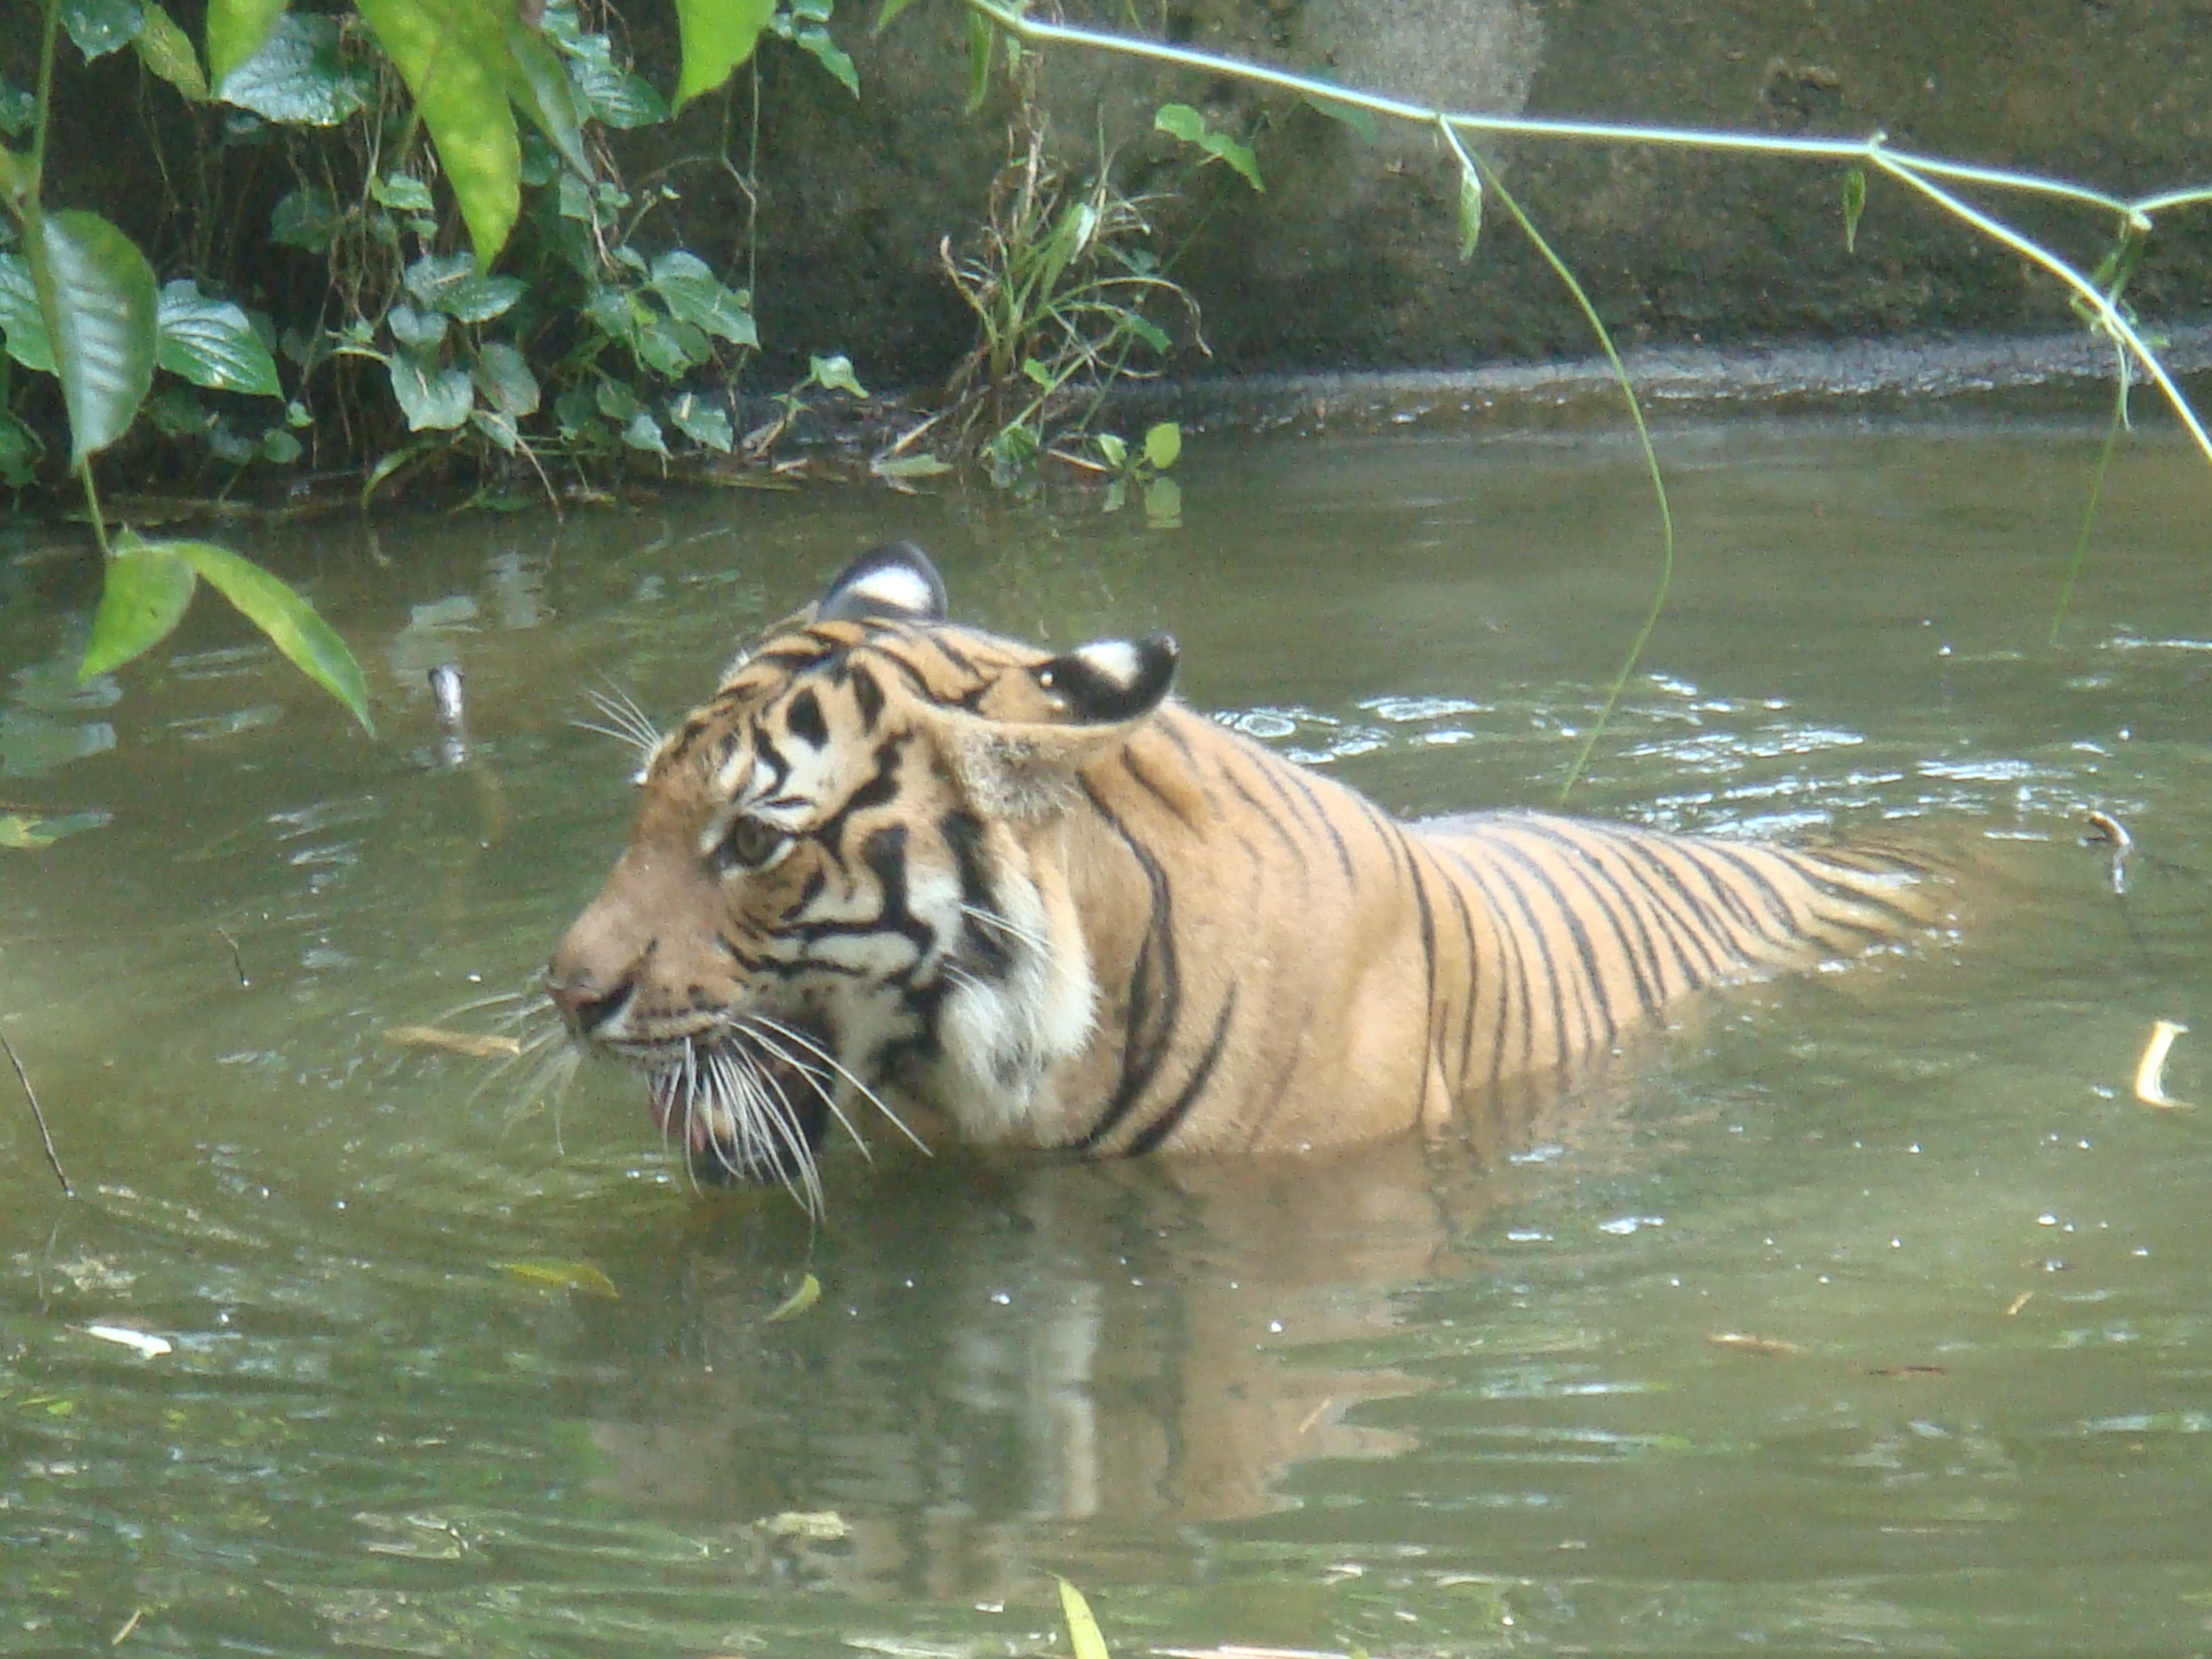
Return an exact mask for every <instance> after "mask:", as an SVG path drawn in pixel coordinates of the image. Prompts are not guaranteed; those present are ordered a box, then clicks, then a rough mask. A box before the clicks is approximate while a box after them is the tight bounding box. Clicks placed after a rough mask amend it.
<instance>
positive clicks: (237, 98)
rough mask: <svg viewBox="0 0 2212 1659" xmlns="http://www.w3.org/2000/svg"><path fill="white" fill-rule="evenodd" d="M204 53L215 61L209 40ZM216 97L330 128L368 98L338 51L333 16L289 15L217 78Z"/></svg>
mask: <svg viewBox="0 0 2212 1659" xmlns="http://www.w3.org/2000/svg"><path fill="white" fill-rule="evenodd" d="M212 26H213V20H212V18H210V29H212ZM208 57H209V59H210V62H211V63H216V62H219V61H220V60H219V59H218V58H217V57H216V50H215V47H214V46H213V44H212V43H210V46H209V48H208ZM215 95H216V97H217V98H219V99H221V100H222V101H223V102H224V103H226V104H235V105H237V106H239V108H240V109H250V110H252V112H254V113H255V114H256V115H258V116H260V117H261V118H263V119H264V120H266V121H277V122H283V123H285V124H287V125H292V126H307V127H334V126H337V125H338V124H339V123H340V122H342V121H343V120H345V119H346V118H348V117H349V116H350V115H352V114H353V113H354V112H355V111H356V110H358V109H360V108H361V107H362V106H363V105H365V104H366V103H368V85H367V83H366V82H364V81H363V80H362V77H361V76H357V75H356V74H354V73H353V72H352V71H351V70H348V69H347V68H346V66H345V63H344V61H343V58H340V57H339V55H338V26H337V20H336V19H334V18H329V17H312V16H301V15H297V14H292V13H288V14H285V15H283V16H280V17H278V18H277V19H276V21H275V23H274V24H273V26H272V27H271V28H270V33H268V35H267V36H266V37H265V38H264V40H263V42H262V44H261V46H260V48H259V50H258V51H256V52H254V53H253V54H252V56H251V57H249V58H246V60H245V61H244V62H243V63H240V64H238V65H237V66H236V67H235V68H234V69H232V70H229V71H228V72H227V73H221V74H219V75H218V76H217V77H216V83H215Z"/></svg>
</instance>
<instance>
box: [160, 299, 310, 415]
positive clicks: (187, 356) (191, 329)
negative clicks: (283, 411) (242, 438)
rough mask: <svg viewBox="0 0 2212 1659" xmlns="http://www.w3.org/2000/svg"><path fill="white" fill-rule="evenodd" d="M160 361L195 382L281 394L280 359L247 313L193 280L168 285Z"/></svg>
mask: <svg viewBox="0 0 2212 1659" xmlns="http://www.w3.org/2000/svg"><path fill="white" fill-rule="evenodd" d="M154 349H155V362H159V363H160V364H161V367H162V368H166V369H167V370H168V371H169V373H170V374H181V375H183V376H184V377H185V379H186V380H190V381H191V383H192V384H193V385H194V386H207V387H209V388H210V389H211V390H214V391H216V392H251V393H252V394H253V395H254V396H255V397H258V398H281V397H283V395H284V389H283V387H282V386H279V385H278V384H277V383H276V359H275V358H274V357H272V356H270V355H269V348H268V347H267V346H265V345H264V344H262V343H261V340H260V337H258V335H256V334H255V333H254V331H253V325H252V323H250V322H248V321H247V320H246V313H245V312H244V311H243V310H241V309H240V307H237V306H234V305H233V304H231V303H230V302H229V301H227V300H210V299H209V298H207V297H206V296H205V295H203V294H202V293H201V292H200V290H199V284H198V283H194V282H191V281H189V280H186V281H180V282H174V283H168V284H167V285H166V286H165V287H164V288H163V289H161V308H160V310H159V312H158V313H156V316H155V348H154Z"/></svg>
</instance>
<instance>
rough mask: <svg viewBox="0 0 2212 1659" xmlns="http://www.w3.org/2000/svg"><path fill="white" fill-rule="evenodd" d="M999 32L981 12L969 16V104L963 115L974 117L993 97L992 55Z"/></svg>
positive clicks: (996, 44) (971, 13)
mask: <svg viewBox="0 0 2212 1659" xmlns="http://www.w3.org/2000/svg"><path fill="white" fill-rule="evenodd" d="M998 44H999V31H998V28H997V27H996V26H995V25H994V24H993V23H992V21H991V20H990V19H989V18H987V17H986V16H984V15H983V14H982V13H981V12H980V11H970V12H969V14H968V102H967V105H966V106H965V107H964V108H963V109H962V111H961V113H962V114H963V115H973V114H974V113H975V112H976V111H977V110H979V109H981V108H982V107H983V100H985V99H986V98H987V97H989V96H990V95H991V53H992V51H993V50H994V48H995V47H996V46H998Z"/></svg>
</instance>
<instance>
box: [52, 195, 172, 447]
mask: <svg viewBox="0 0 2212 1659" xmlns="http://www.w3.org/2000/svg"><path fill="white" fill-rule="evenodd" d="M23 240H24V243H25V246H26V248H27V252H29V254H30V264H31V277H32V280H33V282H34V283H36V284H37V285H38V290H39V309H40V314H41V315H42V316H43V317H44V319H46V338H47V342H48V344H49V345H50V347H51V348H52V355H53V361H54V366H55V373H56V374H57V375H58V377H59V378H60V380H61V383H62V398H63V401H64V403H65V404H67V405H68V407H69V418H70V465H71V466H73V467H75V466H80V465H83V463H84V460H85V458H86V457H87V456H88V455H92V454H94V453H97V452H99V451H100V450H103V449H105V448H106V447H107V446H108V445H110V444H112V443H113V442H114V441H116V440H117V439H118V438H119V437H121V436H122V435H124V434H125V432H127V431H129V430H130V429H131V422H132V421H133V420H134V419H136V418H137V414H138V405H139V404H142V403H143V402H144V401H145V398H146V392H147V389H148V388H149V386H152V385H153V383H154V319H155V313H156V312H157V311H158V310H159V308H160V300H159V297H158V296H157V295H156V294H155V288H154V268H153V267H152V266H151V265H149V264H147V263H146V256H145V255H144V254H143V253H141V252H139V251H138V245H137V243H136V242H134V241H132V240H131V239H130V238H129V237H128V236H125V234H123V233H122V232H121V231H119V230H118V229H117V228H115V227H114V226H113V225H112V224H110V223H108V222H107V221H106V220H105V219H103V218H101V217H100V216H99V215H98V214H96V213H82V212H76V211H71V212H68V213H52V214H46V215H44V216H33V217H30V218H27V219H26V220H25V221H24V222H23Z"/></svg>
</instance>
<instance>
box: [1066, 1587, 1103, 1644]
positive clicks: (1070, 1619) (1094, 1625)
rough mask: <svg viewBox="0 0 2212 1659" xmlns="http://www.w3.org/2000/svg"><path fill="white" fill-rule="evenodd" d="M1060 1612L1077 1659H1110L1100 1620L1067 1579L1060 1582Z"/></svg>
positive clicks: (1080, 1592)
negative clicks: (1092, 1614) (1064, 1619)
mask: <svg viewBox="0 0 2212 1659" xmlns="http://www.w3.org/2000/svg"><path fill="white" fill-rule="evenodd" d="M1060 1613H1062V1615H1063V1616H1065V1617H1066V1620H1067V1644H1068V1646H1070V1647H1071V1648H1073V1649H1074V1650H1075V1659H1109V1655H1108V1653H1107V1651H1106V1638H1105V1636H1104V1634H1103V1632H1101V1631H1100V1630H1099V1628H1098V1620H1097V1619H1095V1618H1093V1617H1092V1616H1091V1603H1090V1602H1088V1601H1085V1600H1084V1599H1083V1592H1082V1591H1081V1590H1079V1589H1076V1588H1075V1586H1074V1585H1073V1584H1071V1583H1068V1582H1067V1580H1066V1579H1065V1578H1063V1579H1061V1580H1060Z"/></svg>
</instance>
